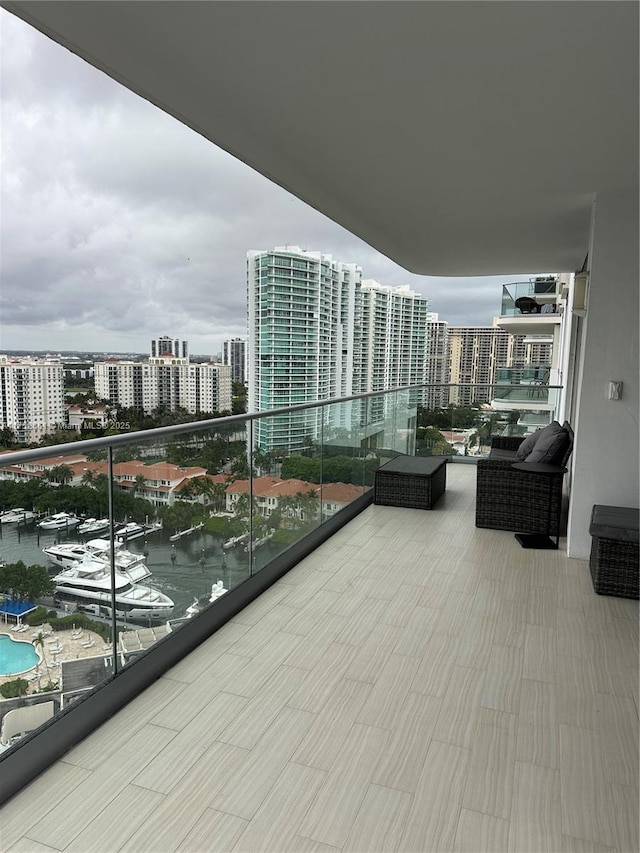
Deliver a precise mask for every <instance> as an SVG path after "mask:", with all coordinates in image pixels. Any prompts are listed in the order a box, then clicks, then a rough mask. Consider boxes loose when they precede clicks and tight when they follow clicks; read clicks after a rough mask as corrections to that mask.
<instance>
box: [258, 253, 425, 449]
mask: <svg viewBox="0 0 640 853" xmlns="http://www.w3.org/2000/svg"><path fill="white" fill-rule="evenodd" d="M361 276H362V272H361V269H360V267H358V266H356V265H355V264H347V263H343V262H342V261H336V260H334V259H333V258H332V257H331V255H323V254H322V253H320V252H307V251H303V250H302V249H300V248H299V247H297V246H295V247H280V248H276V249H274V250H273V251H270V252H256V251H252V252H249V253H248V255H247V289H248V315H249V340H248V351H249V352H248V403H249V411H250V412H254V411H267V410H270V409H277V408H281V407H284V406H291V405H295V404H296V403H305V402H312V401H314V400H326V399H330V398H332V397H344V396H349V395H351V394H358V393H363V392H367V391H378V390H384V389H387V388H393V387H398V386H402V385H413V384H420V383H422V382H424V381H425V361H426V329H427V300H426V299H425V298H423V297H422V296H420V295H419V294H417V293H415V292H414V291H412V290H411V289H410V288H408V287H387V286H385V285H382V284H380V283H379V282H376V281H373V280H371V279H366V280H364V281H363V280H362V277H361ZM396 404H397V402H396ZM375 406H376V402H375V401H371V403H370V404H369V408H368V418H369V419H371V418H372V417H373V418H377V417H380V418H383V417H384V416H385V410H384V406H383V404H382V401H380V406H378V408H379V409H380V411H378V409H377V408H376V410H375V411H373V407H375ZM361 408H362V406H361V405H360V404H358V403H354V404H353V405H351V406H349V405H346V404H345V405H343V406H341V407H336V408H335V411H334V410H332V409H330V410H329V411H328V412H327V413H325V414H326V417H328V418H329V419H330V420H331V423H330V424H328V423H327V422H326V421H325V423H324V424H323V425H322V428H323V429H325V432H326V429H327V427H329V428H332V427H333V428H339V427H350V426H353V425H354V423H357V422H358V418H359V417H360V414H359V413H360V411H361ZM319 417H320V412H319V410H309V411H306V412H301V413H292V414H290V415H282V416H274V417H273V418H272V419H269V420H268V421H260V422H259V423H256V424H255V431H256V434H255V436H254V442H255V444H256V445H258V446H260V447H261V448H262V449H266V450H272V449H274V448H276V447H282V448H287V449H294V448H297V447H303V446H305V444H308V443H309V439H313V440H315V439H317V438H318V436H319V435H320V429H321V426H320V422H319V421H318V418H319Z"/></svg>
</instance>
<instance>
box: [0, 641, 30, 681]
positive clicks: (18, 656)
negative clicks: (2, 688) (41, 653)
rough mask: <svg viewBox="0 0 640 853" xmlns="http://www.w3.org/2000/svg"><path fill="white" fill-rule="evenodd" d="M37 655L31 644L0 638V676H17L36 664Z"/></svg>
mask: <svg viewBox="0 0 640 853" xmlns="http://www.w3.org/2000/svg"><path fill="white" fill-rule="evenodd" d="M38 660H39V658H38V653H37V652H36V650H35V648H34V647H33V645H32V644H31V643H25V642H24V640H22V641H19V640H14V639H13V638H12V637H8V636H7V635H6V634H3V635H2V636H0V675H17V674H18V673H20V672H26V671H27V670H29V669H33V667H34V666H35V665H36V664H37V663H38Z"/></svg>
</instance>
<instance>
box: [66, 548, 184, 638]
mask: <svg viewBox="0 0 640 853" xmlns="http://www.w3.org/2000/svg"><path fill="white" fill-rule="evenodd" d="M53 582H54V583H55V585H56V592H55V597H56V599H58V600H59V601H60V602H61V603H65V604H70V605H72V606H74V607H75V608H76V609H77V610H79V611H81V612H83V613H93V614H94V615H95V616H106V617H111V615H112V605H113V598H112V591H111V572H110V571H109V567H108V566H106V565H105V563H104V561H103V560H86V561H84V562H82V563H78V564H77V565H76V566H74V567H72V568H69V569H65V570H64V571H62V572H60V573H59V574H57V575H56V576H55V577H54V578H53ZM174 606H175V605H174V603H173V601H172V599H170V598H169V596H168V595H165V594H164V593H162V592H160V591H159V590H157V589H154V588H153V587H151V586H146V585H144V584H141V583H134V582H132V581H131V580H130V579H129V578H128V577H127V576H126V575H125V574H124V573H122V572H116V573H115V615H116V617H117V618H118V619H126V620H129V621H131V622H141V623H142V624H147V623H151V622H158V621H163V620H165V619H169V618H170V617H171V615H172V613H173V609H174Z"/></svg>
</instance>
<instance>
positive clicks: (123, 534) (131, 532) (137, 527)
mask: <svg viewBox="0 0 640 853" xmlns="http://www.w3.org/2000/svg"><path fill="white" fill-rule="evenodd" d="M145 533H146V531H145V529H144V526H143V525H142V524H138V523H137V522H135V521H130V522H129V523H128V524H125V525H124V526H123V527H121V528H120V530H116V534H115V535H116V537H117V538H118V539H124V540H125V541H129V540H131V539H138V538H139V537H140V536H144V534H145Z"/></svg>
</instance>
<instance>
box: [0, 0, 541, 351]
mask: <svg viewBox="0 0 640 853" xmlns="http://www.w3.org/2000/svg"><path fill="white" fill-rule="evenodd" d="M0 50H1V52H2V60H1V62H2V67H1V71H2V76H1V82H2V90H1V110H2V111H1V114H0V115H1V119H2V135H3V154H2V188H1V195H0V201H1V208H0V213H1V217H0V222H1V229H2V230H1V244H0V298H1V308H2V326H1V328H0V352H2V351H6V350H13V349H27V350H42V349H45V350H51V351H58V350H61V349H62V350H85V349H86V350H102V351H108V352H148V349H149V341H150V339H151V338H153V337H157V336H158V335H163V334H167V335H170V336H171V337H179V338H186V339H187V340H189V342H190V351H191V352H192V353H197V354H215V353H217V352H219V351H220V349H221V342H222V340H223V339H224V338H226V337H235V336H244V335H245V334H246V295H245V293H246V284H245V269H246V253H247V250H248V249H271V248H273V247H274V246H281V245H285V244H288V245H298V246H302V247H303V248H307V249H309V250H314V251H322V252H327V253H331V254H333V256H334V257H335V258H337V259H339V260H343V261H347V262H352V263H357V264H359V265H360V266H361V267H362V269H363V275H364V277H365V278H374V279H377V280H378V281H381V282H383V283H384V284H389V285H400V284H408V285H410V286H411V287H412V288H413V289H414V290H416V291H417V292H418V293H421V294H422V295H423V296H426V297H427V298H428V299H429V304H430V310H432V311H435V312H438V313H439V315H440V318H441V319H443V320H447V321H448V322H449V323H450V324H451V325H488V324H490V323H491V318H492V317H493V316H494V315H495V314H497V313H498V312H499V307H500V295H501V285H502V283H504V282H507V281H510V280H513V276H503V277H493V278H480V279H478V278H474V279H464V278H432V277H428V276H417V275H413V274H411V273H408V272H406V271H405V270H403V269H402V267H399V266H398V265H397V264H395V263H393V262H392V261H390V260H389V259H387V258H386V257H384V256H383V255H381V254H379V253H378V252H376V251H375V250H374V249H372V248H371V247H370V246H368V245H367V244H366V243H364V242H362V241H361V240H360V239H358V238H357V237H354V236H353V235H352V234H350V233H349V232H348V231H345V229H343V228H342V227H341V226H339V225H336V224H335V223H334V222H332V221H330V220H329V219H327V218H326V217H324V216H323V215H321V214H319V213H318V212H316V211H314V210H312V209H311V208H310V207H308V206H307V205H306V204H304V203H303V202H301V201H299V200H298V199H296V198H294V197H293V196H291V195H289V194H288V193H287V192H286V191H285V190H283V189H281V188H280V187H277V186H275V185H273V184H271V183H270V182H269V181H268V180H267V179H266V178H263V177H262V176H261V175H259V174H258V173H256V172H254V171H253V170H252V169H250V168H249V167H248V166H245V165H244V164H242V163H240V162H239V161H237V160H235V159H234V158H232V157H231V156H230V155H229V154H226V153H225V152H223V151H220V150H219V149H217V148H216V147H215V146H214V145H212V144H211V143H210V142H207V141H206V140H204V139H203V138H202V137H200V136H198V135H197V134H196V133H194V132H193V131H191V130H189V129H188V128H186V127H184V126H183V125H181V124H179V123H178V122H177V121H176V120H175V119H173V118H170V117H169V116H167V115H165V114H164V113H162V112H160V111H159V110H158V109H156V108H155V107H153V106H151V105H150V104H148V103H147V102H146V101H144V100H142V99H140V98H139V97H138V96H136V95H134V94H132V93H130V92H129V91H128V90H126V89H124V88H123V87H121V86H120V85H118V84H117V83H115V82H113V81H112V80H110V78H108V77H106V76H105V75H104V74H102V73H101V72H99V71H97V70H95V69H94V68H92V67H91V66H90V65H88V64H86V63H85V62H83V61H82V60H81V59H78V58H77V57H76V56H74V55H73V54H71V53H69V52H68V51H66V50H65V49H63V48H62V47H60V46H59V45H57V44H56V43H54V42H52V41H50V40H49V39H47V38H46V37H45V36H43V35H41V34H40V33H38V32H37V31H36V30H34V29H32V28H31V27H29V26H28V25H26V24H24V23H23V22H21V21H20V20H18V19H17V18H15V17H13V16H12V15H10V14H9V13H7V12H5V11H4V10H0ZM529 274H530V273H524V276H525V277H526V276H528V275H529ZM480 283H481V284H482V286H479V284H480Z"/></svg>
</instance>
